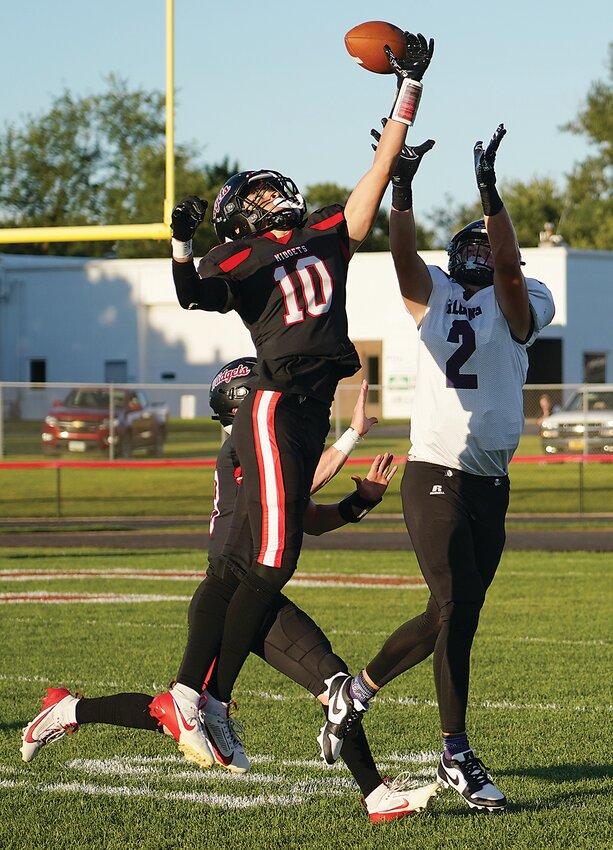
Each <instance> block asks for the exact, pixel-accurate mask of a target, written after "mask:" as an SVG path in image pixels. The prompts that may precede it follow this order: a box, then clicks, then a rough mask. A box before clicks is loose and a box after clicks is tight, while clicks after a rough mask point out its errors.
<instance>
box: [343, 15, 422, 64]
mask: <svg viewBox="0 0 613 850" xmlns="http://www.w3.org/2000/svg"><path fill="white" fill-rule="evenodd" d="M385 44H388V45H389V46H390V47H391V48H392V51H393V52H394V54H395V55H396V56H397V57H398V59H404V58H405V56H406V52H407V44H406V39H405V37H404V32H403V31H402V30H401V29H400V28H399V27H396V26H394V24H388V23H386V22H385V21H367V22H366V23H364V24H358V25H357V27H353V29H350V30H349V32H348V33H347V35H346V36H345V47H346V48H347V52H348V53H349V55H350V56H351V57H353V59H355V61H356V62H357V63H358V65H361V66H362V68H366V70H367V71H373V72H374V73H375V74H391V73H392V69H391V68H390V63H389V62H388V59H387V56H386V55H385V51H384V50H383V46H384V45H385Z"/></svg>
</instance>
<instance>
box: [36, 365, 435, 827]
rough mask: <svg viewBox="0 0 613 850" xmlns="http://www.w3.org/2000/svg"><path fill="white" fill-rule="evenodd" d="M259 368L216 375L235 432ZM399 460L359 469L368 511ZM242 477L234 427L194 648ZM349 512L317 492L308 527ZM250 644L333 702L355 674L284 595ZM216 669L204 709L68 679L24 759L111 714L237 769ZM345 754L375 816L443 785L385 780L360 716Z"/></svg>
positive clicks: (338, 460)
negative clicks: (77, 691)
mask: <svg viewBox="0 0 613 850" xmlns="http://www.w3.org/2000/svg"><path fill="white" fill-rule="evenodd" d="M254 367H255V359H254V358H251V357H244V358H240V359H238V360H234V361H232V362H231V363H228V364H227V365H226V366H224V367H223V368H222V369H221V370H220V371H219V372H218V374H217V375H216V376H215V378H214V379H213V381H212V384H211V391H210V404H211V408H212V409H213V411H214V413H215V416H214V418H215V419H219V420H220V422H221V424H222V426H223V428H224V430H225V431H226V433H228V434H230V435H231V431H232V424H233V421H234V416H235V414H236V411H237V409H238V407H239V406H240V404H241V403H242V401H243V400H244V399H245V398H246V397H247V396H248V395H249V393H250V391H251V390H252V389H253V386H254V385H255V383H256V377H255V374H254ZM367 391H368V384H367V383H366V381H364V382H363V385H362V388H361V390H360V394H359V397H358V400H357V402H356V405H355V408H354V411H353V416H352V420H351V426H350V427H349V428H348V429H347V431H346V432H345V433H344V434H342V435H341V437H340V438H339V439H338V440H337V441H336V443H334V444H333V445H332V446H330V447H329V448H328V449H326V451H325V452H324V453H323V455H322V458H321V460H320V463H319V464H318V467H317V470H316V473H315V477H314V481H313V491H315V490H316V489H318V488H319V487H321V486H323V484H324V483H325V482H326V481H328V480H329V479H330V478H332V477H333V475H335V474H336V473H337V472H338V471H339V470H340V469H341V467H342V466H343V465H344V463H345V461H346V460H347V457H348V456H349V455H350V454H351V451H352V450H353V447H354V446H355V444H356V443H357V440H358V439H361V438H362V437H363V436H365V434H366V433H367V432H368V431H369V430H370V428H371V426H372V425H374V424H375V423H376V421H377V420H376V418H374V417H368V416H367V415H366V410H365V403H366V395H367ZM391 462H392V458H391V455H387V454H384V455H378V456H377V457H376V458H375V460H374V462H373V464H372V466H371V469H370V471H369V473H368V475H367V476H366V478H365V479H364V480H360V479H359V477H358V476H353V478H354V480H355V482H356V485H357V492H358V493H359V495H360V499H361V501H362V504H363V512H364V513H367V512H368V510H370V509H371V508H373V507H374V506H375V505H376V504H378V502H379V501H380V500H381V498H382V496H383V493H384V492H385V490H386V489H387V486H388V483H389V481H391V479H392V477H393V476H394V474H395V472H396V467H395V466H392V465H391ZM241 478H242V475H241V468H240V465H239V461H238V457H237V455H236V450H235V448H234V445H233V441H232V438H231V436H230V438H229V439H227V440H226V441H225V442H224V444H223V446H222V448H221V450H220V452H219V455H218V458H217V464H216V468H215V501H214V509H213V513H212V516H211V525H210V540H209V549H208V561H209V567H208V569H207V575H206V578H205V579H204V581H202V582H201V584H200V585H199V587H198V588H197V590H196V592H195V593H194V596H193V599H192V602H191V604H190V607H189V612H188V621H189V629H190V635H191V637H192V641H191V642H190V644H191V645H193V646H196V647H197V645H198V635H197V632H198V630H201V629H206V614H203V612H204V611H206V598H207V595H208V594H209V593H210V592H211V589H212V588H213V587H214V586H215V584H216V583H221V584H223V582H224V575H225V572H226V570H227V567H226V565H225V563H224V561H223V559H222V558H221V552H222V548H223V541H224V539H225V537H226V535H227V533H228V530H229V527H230V524H231V519H232V513H233V509H234V504H235V501H236V496H237V493H238V490H239V489H240V483H241ZM348 499H351V497H348ZM346 501H347V500H346ZM342 511H343V509H342V508H340V506H339V505H338V504H332V505H322V504H315V502H313V501H312V500H309V503H308V505H307V507H306V511H305V522H304V527H305V531H306V532H307V533H310V534H322V533H324V532H325V531H330V530H332V529H334V528H339V527H341V526H342V525H344V524H345V522H346V520H345V519H343V517H342V515H341V512H342ZM250 551H251V547H250V544H249V539H248V535H247V536H246V537H244V538H243V547H242V553H237V558H236V559H235V561H234V562H233V564H232V568H233V569H235V570H238V571H245V570H246V569H248V568H249V565H250V560H251V557H250ZM239 554H240V557H238V555H239ZM252 652H254V653H256V654H257V655H259V656H260V657H261V658H263V659H264V660H265V661H266V662H267V663H268V664H270V665H271V666H272V667H274V668H275V669H276V670H279V671H280V672H281V673H283V674H284V675H286V676H288V677H289V678H290V679H292V680H293V681H294V682H297V683H298V684H299V685H302V686H303V687H304V688H305V689H306V690H308V691H310V692H311V693H312V694H313V696H315V697H316V698H317V699H319V700H320V701H321V702H322V704H323V705H325V703H326V697H325V679H326V678H327V677H330V676H334V675H336V674H338V673H339V672H342V674H343V677H344V678H347V677H348V672H347V666H346V664H345V662H344V661H343V660H342V659H341V658H339V657H338V656H337V655H335V654H334V652H333V651H332V648H331V646H330V642H329V641H328V639H327V637H326V636H325V635H324V633H323V632H322V631H321V629H320V628H319V626H317V625H316V624H315V623H314V622H313V620H312V619H311V618H310V617H309V616H308V614H306V613H305V612H304V611H302V610H301V609H300V608H298V607H297V606H296V605H295V604H294V603H293V602H291V601H290V600H289V599H288V598H287V597H285V596H283V595H279V598H278V600H277V604H276V606H275V608H274V610H273V611H271V613H270V615H269V616H268V618H267V620H266V621H265V623H264V627H263V629H262V631H261V633H260V634H258V636H257V638H256V641H255V642H254V645H253V647H252ZM215 671H216V667H215V666H214V667H213V670H212V671H211V672H210V674H209V677H208V682H207V687H206V690H205V691H204V692H203V693H202V696H201V700H200V707H202V706H204V707H206V715H205V714H204V713H203V712H202V710H199V709H198V708H197V709H195V710H192V709H191V708H190V706H189V705H188V706H187V708H186V707H185V706H181V700H180V697H179V699H178V700H177V698H176V696H175V695H174V689H173V690H172V691H168V692H166V693H165V694H162V695H160V696H158V697H156V698H154V697H153V696H151V695H150V694H143V693H119V694H112V695H110V696H102V697H97V698H90V699H88V698H85V697H82V696H81V695H73V694H71V693H70V691H68V690H67V689H66V688H49V689H48V692H47V696H46V697H45V698H44V699H43V709H42V711H41V712H40V713H39V714H38V715H37V716H36V717H35V718H34V719H33V720H32V721H31V723H29V724H28V725H27V726H26V728H25V729H24V731H23V742H22V747H21V753H22V757H23V759H24V761H31V760H32V759H34V758H35V757H36V756H37V755H38V753H39V752H40V750H41V749H42V747H43V746H45V745H47V744H49V743H51V742H53V741H57V740H59V739H60V738H62V737H63V736H64V735H65V734H66V733H67V732H74V731H75V730H76V729H78V728H79V726H82V725H86V724H91V723H103V724H110V725H113V726H123V727H128V728H135V729H148V730H151V731H160V732H162V731H163V732H165V733H166V734H168V735H171V736H172V737H173V738H174V739H175V740H176V741H177V743H178V745H179V748H180V749H181V751H182V752H183V754H184V756H185V758H186V759H187V760H188V761H191V762H194V763H195V764H197V765H199V766H200V767H208V766H210V765H212V764H213V763H214V762H215V763H217V764H219V765H221V766H222V767H224V768H226V769H227V770H230V771H232V772H234V773H244V772H245V771H246V770H248V768H249V762H248V760H247V758H246V755H245V751H244V749H243V747H242V743H241V726H240V724H239V723H238V721H237V720H236V719H235V718H234V717H232V716H231V711H232V710H233V708H234V706H233V705H232V704H227V703H223V702H222V701H221V700H219V699H218V691H217V687H216V672H215ZM324 710H325V709H324ZM341 757H342V759H343V760H344V761H345V763H346V764H347V767H348V768H349V770H350V771H351V773H352V775H353V777H354V778H355V780H356V782H357V783H358V786H359V788H360V790H361V792H362V795H363V796H362V802H363V805H364V808H365V809H366V811H367V813H368V815H369V817H370V819H371V821H373V822H375V823H376V822H379V821H386V820H394V819H398V818H401V817H405V816H406V815H409V814H412V813H414V812H418V811H421V810H422V809H423V808H425V806H426V805H427V803H428V800H429V799H430V798H431V797H432V796H433V795H434V794H435V793H436V792H437V790H438V785H437V784H436V783H434V784H430V785H426V786H423V787H416V786H415V783H413V782H411V781H410V780H408V779H407V777H403V776H402V775H401V776H399V777H397V778H396V779H395V780H394V781H393V782H391V783H388V782H387V781H384V780H383V779H382V778H381V776H380V774H379V772H378V771H377V768H376V766H375V763H374V761H373V758H372V755H371V752H370V748H369V745H368V741H367V739H366V735H365V733H364V730H363V728H362V726H361V724H355V725H354V726H353V728H352V729H351V730H348V732H347V736H346V737H345V739H344V741H343V743H342V750H341Z"/></svg>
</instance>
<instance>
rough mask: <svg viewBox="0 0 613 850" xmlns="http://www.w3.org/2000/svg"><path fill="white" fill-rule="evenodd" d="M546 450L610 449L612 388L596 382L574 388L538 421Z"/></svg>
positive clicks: (612, 439) (589, 451) (597, 451)
mask: <svg viewBox="0 0 613 850" xmlns="http://www.w3.org/2000/svg"><path fill="white" fill-rule="evenodd" d="M541 440H542V442H543V450H544V451H545V452H547V454H574V453H578V452H580V453H586V454H602V453H604V452H613V391H612V390H610V389H607V388H602V389H599V388H598V387H595V386H589V387H583V388H582V389H579V390H577V391H576V392H575V393H574V395H572V396H571V398H570V399H569V400H568V401H567V402H566V404H565V405H564V406H563V407H562V408H560V409H558V410H557V411H554V412H553V413H551V414H549V415H548V416H546V417H545V418H544V419H543V421H542V423H541Z"/></svg>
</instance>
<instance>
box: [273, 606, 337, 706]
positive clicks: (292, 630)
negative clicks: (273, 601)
mask: <svg viewBox="0 0 613 850" xmlns="http://www.w3.org/2000/svg"><path fill="white" fill-rule="evenodd" d="M264 650H265V651H266V650H268V651H270V650H272V651H276V652H278V653H281V654H282V655H284V656H286V657H287V658H288V659H290V660H291V661H294V662H296V663H298V664H300V665H301V666H302V667H304V668H305V669H306V670H308V671H309V673H310V674H311V675H312V677H313V678H316V679H318V680H321V682H323V680H324V679H327V678H328V677H329V676H332V675H334V673H338V672H340V671H343V672H347V665H346V664H345V662H344V661H343V660H342V659H341V658H339V657H338V655H335V653H334V652H333V651H332V647H331V645H330V641H329V640H328V638H327V637H326V636H325V634H324V633H323V632H322V630H321V629H320V628H319V626H318V625H317V624H316V623H315V622H314V621H313V620H312V619H311V618H310V617H309V615H308V614H306V613H305V612H304V611H302V610H300V608H297V607H296V606H295V605H294V604H293V603H291V602H290V603H288V604H287V605H285V606H284V607H283V608H281V609H280V610H279V611H278V613H277V616H276V618H275V621H274V623H273V624H272V626H271V628H270V630H269V632H268V634H267V636H266V640H265V643H264ZM322 689H323V688H322Z"/></svg>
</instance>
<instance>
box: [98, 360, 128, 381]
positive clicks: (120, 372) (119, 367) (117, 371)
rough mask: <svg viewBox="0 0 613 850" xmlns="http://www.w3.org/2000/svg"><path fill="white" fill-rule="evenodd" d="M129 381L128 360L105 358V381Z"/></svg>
mask: <svg viewBox="0 0 613 850" xmlns="http://www.w3.org/2000/svg"><path fill="white" fill-rule="evenodd" d="M127 382H128V361H127V360H105V361H104V383H105V384H126V383H127Z"/></svg>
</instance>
